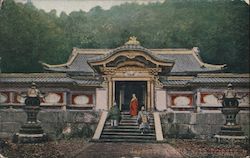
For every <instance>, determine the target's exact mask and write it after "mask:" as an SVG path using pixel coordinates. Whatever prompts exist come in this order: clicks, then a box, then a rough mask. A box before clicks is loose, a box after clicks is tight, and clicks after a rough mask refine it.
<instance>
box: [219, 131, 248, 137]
mask: <svg viewBox="0 0 250 158" xmlns="http://www.w3.org/2000/svg"><path fill="white" fill-rule="evenodd" d="M219 134H220V135H227V136H244V132H242V131H229V130H221V131H220V132H219Z"/></svg>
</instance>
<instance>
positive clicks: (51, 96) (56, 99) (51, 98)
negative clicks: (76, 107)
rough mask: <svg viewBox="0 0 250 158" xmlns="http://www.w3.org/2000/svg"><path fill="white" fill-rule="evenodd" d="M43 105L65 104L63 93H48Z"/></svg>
mask: <svg viewBox="0 0 250 158" xmlns="http://www.w3.org/2000/svg"><path fill="white" fill-rule="evenodd" d="M42 103H48V104H57V103H63V93H53V92H50V93H47V94H46V95H45V96H44V98H43V100H42Z"/></svg>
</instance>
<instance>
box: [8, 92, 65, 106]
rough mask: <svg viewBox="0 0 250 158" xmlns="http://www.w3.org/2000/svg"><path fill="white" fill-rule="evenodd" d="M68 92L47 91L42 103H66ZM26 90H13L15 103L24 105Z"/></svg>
mask: <svg viewBox="0 0 250 158" xmlns="http://www.w3.org/2000/svg"><path fill="white" fill-rule="evenodd" d="M65 94H66V92H45V93H44V96H43V97H42V98H41V105H46V106H47V105H65V104H66V95H65ZM25 95H26V92H13V96H14V99H13V104H15V105H19V104H20V105H23V104H24V101H25Z"/></svg>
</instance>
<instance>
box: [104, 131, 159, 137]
mask: <svg viewBox="0 0 250 158" xmlns="http://www.w3.org/2000/svg"><path fill="white" fill-rule="evenodd" d="M102 135H127V136H140V135H141V133H140V132H112V131H110V132H102ZM143 135H144V136H155V133H143Z"/></svg>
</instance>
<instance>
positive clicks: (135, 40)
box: [125, 36, 140, 45]
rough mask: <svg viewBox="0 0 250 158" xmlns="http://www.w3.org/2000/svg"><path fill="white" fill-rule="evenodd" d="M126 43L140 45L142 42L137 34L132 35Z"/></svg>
mask: <svg viewBox="0 0 250 158" xmlns="http://www.w3.org/2000/svg"><path fill="white" fill-rule="evenodd" d="M125 45H140V42H139V41H137V39H136V37H135V36H131V37H129V40H128V42H126V43H125Z"/></svg>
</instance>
